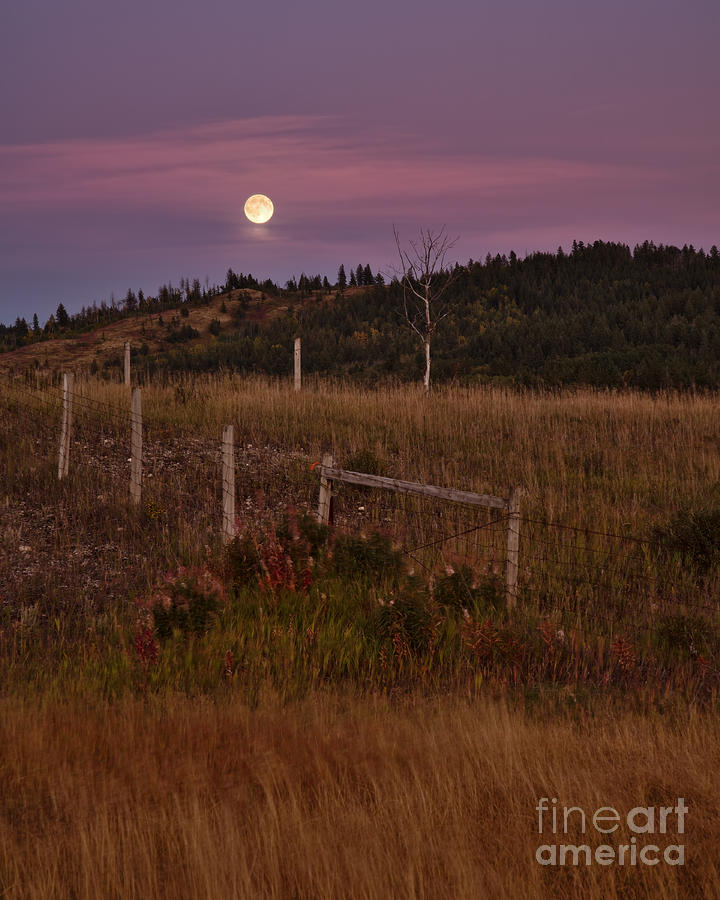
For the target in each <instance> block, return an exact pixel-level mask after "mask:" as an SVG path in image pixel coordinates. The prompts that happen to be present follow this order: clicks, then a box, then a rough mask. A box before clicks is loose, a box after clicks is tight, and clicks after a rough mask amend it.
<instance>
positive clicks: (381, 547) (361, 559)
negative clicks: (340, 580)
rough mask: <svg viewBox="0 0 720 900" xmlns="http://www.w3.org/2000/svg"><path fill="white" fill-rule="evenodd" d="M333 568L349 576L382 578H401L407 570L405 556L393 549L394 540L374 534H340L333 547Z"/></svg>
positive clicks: (331, 566)
mask: <svg viewBox="0 0 720 900" xmlns="http://www.w3.org/2000/svg"><path fill="white" fill-rule="evenodd" d="M330 568H331V570H332V571H333V572H334V573H335V574H337V575H342V576H347V577H351V578H352V577H358V576H360V577H365V576H368V575H376V576H377V578H378V579H382V578H384V577H388V576H397V575H401V574H402V573H403V572H404V570H405V563H404V559H403V555H402V553H401V551H399V550H393V547H392V544H391V543H390V539H389V538H387V537H385V535H382V534H378V533H377V532H373V533H372V534H371V535H370V536H369V537H367V538H363V537H360V538H356V537H353V536H352V535H349V534H336V536H335V540H334V542H333V545H332V553H331V558H330Z"/></svg>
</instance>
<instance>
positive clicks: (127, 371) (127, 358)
mask: <svg viewBox="0 0 720 900" xmlns="http://www.w3.org/2000/svg"><path fill="white" fill-rule="evenodd" d="M125 384H126V385H127V386H128V387H129V386H130V341H125Z"/></svg>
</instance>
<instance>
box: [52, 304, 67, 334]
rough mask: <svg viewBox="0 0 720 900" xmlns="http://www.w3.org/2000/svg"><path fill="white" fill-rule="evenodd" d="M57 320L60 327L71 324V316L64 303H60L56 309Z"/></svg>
mask: <svg viewBox="0 0 720 900" xmlns="http://www.w3.org/2000/svg"><path fill="white" fill-rule="evenodd" d="M55 321H56V322H57V326H58V328H67V327H68V325H69V324H70V316H69V315H68V312H67V310H66V309H65V307H64V306H63V305H62V303H58V307H57V309H56V310H55Z"/></svg>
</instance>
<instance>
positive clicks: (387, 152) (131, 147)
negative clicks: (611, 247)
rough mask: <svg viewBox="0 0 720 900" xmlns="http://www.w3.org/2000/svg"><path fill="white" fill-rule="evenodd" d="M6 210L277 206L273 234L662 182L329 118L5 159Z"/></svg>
mask: <svg viewBox="0 0 720 900" xmlns="http://www.w3.org/2000/svg"><path fill="white" fill-rule="evenodd" d="M0 168H1V170H2V172H3V174H2V177H0V204H2V205H3V206H4V207H5V208H6V209H23V210H25V211H30V210H47V209H51V208H55V209H62V208H68V209H76V210H77V209H81V208H84V207H93V208H94V207H97V206H98V205H103V206H106V205H111V206H113V207H115V208H122V209H129V208H133V207H135V208H138V209H139V210H141V209H143V208H148V207H152V208H156V209H157V208H162V209H164V210H175V211H177V212H178V213H188V214H192V213H193V212H195V213H196V212H206V213H213V214H219V215H221V216H222V215H227V216H228V217H229V218H230V219H231V220H232V219H233V218H234V216H233V212H232V211H233V210H235V209H237V208H238V205H240V206H241V205H242V202H243V201H244V199H245V197H246V196H247V195H249V194H250V193H254V192H256V191H263V192H264V193H267V194H269V195H270V196H272V197H273V200H274V201H275V203H276V208H277V210H278V215H277V218H276V220H275V221H276V224H279V223H280V222H282V221H285V222H288V223H292V222H297V221H301V220H302V221H305V220H306V219H307V217H308V216H322V215H323V214H325V213H332V214H333V215H340V216H341V217H342V216H343V215H352V214H353V212H354V213H355V214H357V213H358V212H363V213H368V212H374V213H376V214H378V215H382V216H387V215H390V216H391V217H392V216H396V217H397V216H403V217H405V216H408V215H409V216H414V215H419V216H421V217H422V216H423V215H424V214H426V213H427V210H428V209H430V210H435V209H438V208H440V209H441V210H442V209H443V208H445V207H447V206H452V207H454V206H457V205H458V204H463V203H465V204H467V202H468V201H469V200H475V201H482V200H489V199H497V198H498V197H501V196H506V197H510V196H514V197H516V198H517V196H518V195H522V194H523V193H532V192H533V191H536V190H538V189H541V190H542V191H543V192H548V191H552V190H556V191H560V192H563V193H566V192H568V191H577V190H578V189H579V188H580V187H581V186H583V185H585V186H587V187H589V188H591V189H595V188H597V187H601V186H605V187H607V186H608V185H613V184H615V185H617V184H618V183H622V182H627V181H631V180H632V181H634V182H638V181H643V180H644V181H647V180H648V179H653V178H656V177H657V176H656V175H654V174H649V173H648V172H647V170H644V169H640V168H639V167H636V166H621V165H613V164H608V163H589V162H583V161H573V160H563V159H543V158H532V157H528V158H524V159H498V158H490V157H488V158H483V157H473V156H469V155H461V154H454V155H450V154H447V153H442V154H440V153H437V154H433V153H432V152H431V151H428V150H426V149H424V148H423V145H422V142H420V141H419V140H417V139H416V138H414V137H413V136H409V135H401V134H398V135H393V136H391V139H390V140H387V139H383V140H380V139H377V138H375V139H373V138H368V137H365V138H363V137H362V136H354V137H345V136H341V135H340V134H339V131H338V128H337V123H336V122H334V121H333V120H329V119H327V118H324V117H317V118H301V117H268V118H260V119H247V120H238V121H226V122H219V123H216V124H213V125H208V126H203V127H196V128H189V129H187V130H185V131H167V132H160V133H155V134H148V135H145V136H143V137H140V138H124V139H115V140H73V141H59V142H55V143H45V144H35V145H26V146H19V147H0Z"/></svg>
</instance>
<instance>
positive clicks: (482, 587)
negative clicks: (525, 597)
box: [434, 566, 504, 612]
mask: <svg viewBox="0 0 720 900" xmlns="http://www.w3.org/2000/svg"><path fill="white" fill-rule="evenodd" d="M434 597H435V602H436V603H438V604H439V605H440V606H444V607H446V608H448V609H452V610H454V611H456V612H460V611H462V610H463V609H467V610H469V611H471V612H488V611H490V610H492V609H499V608H500V607H501V606H502V605H503V599H504V597H503V587H502V584H501V583H500V581H499V579H497V578H495V577H492V576H489V577H486V578H481V579H480V580H479V581H476V579H475V575H474V574H473V571H472V569H471V568H470V567H469V566H461V567H460V568H459V569H457V571H455V572H451V573H450V574H448V575H445V576H444V577H443V578H440V579H439V580H438V581H436V582H435V588H434Z"/></svg>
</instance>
